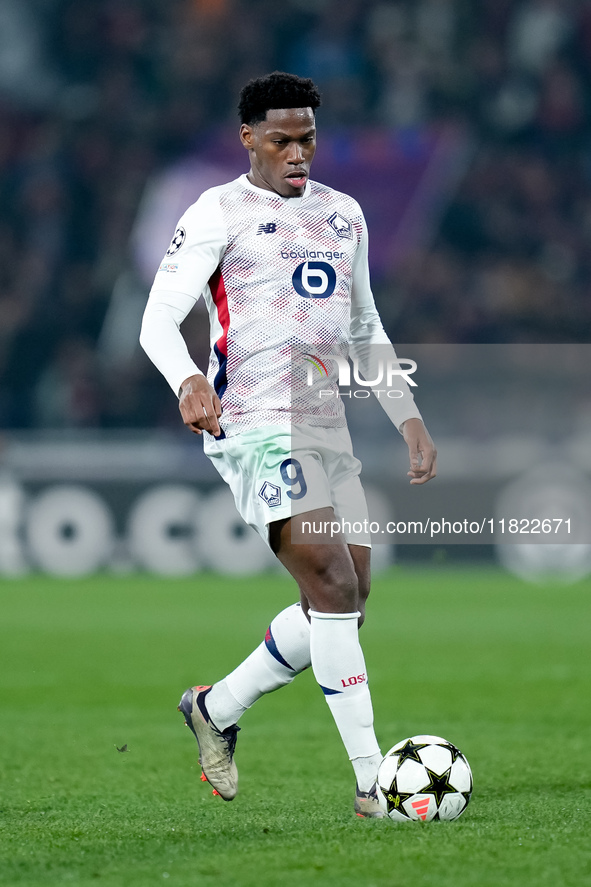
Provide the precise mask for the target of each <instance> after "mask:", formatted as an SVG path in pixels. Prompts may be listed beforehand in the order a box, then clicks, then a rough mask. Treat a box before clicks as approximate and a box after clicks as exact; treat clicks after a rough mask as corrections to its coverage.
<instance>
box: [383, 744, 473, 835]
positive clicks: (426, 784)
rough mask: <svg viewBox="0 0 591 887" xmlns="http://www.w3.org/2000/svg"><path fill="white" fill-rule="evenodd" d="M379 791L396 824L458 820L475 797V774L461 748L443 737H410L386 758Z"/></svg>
mask: <svg viewBox="0 0 591 887" xmlns="http://www.w3.org/2000/svg"><path fill="white" fill-rule="evenodd" d="M377 791H378V799H379V802H380V806H381V807H382V809H383V810H384V812H385V813H386V814H387V815H388V816H389V817H390V819H393V820H394V822H408V821H409V820H411V819H421V820H423V822H429V821H430V820H431V819H457V818H458V816H460V814H462V813H463V812H464V810H465V809H466V807H467V806H468V801H469V800H470V795H471V794H472V771H471V770H470V765H469V763H468V761H467V760H466V758H465V757H464V755H463V754H462V752H461V751H460V750H459V748H456V747H455V745H452V744H451V742H448V741H447V740H446V739H442V738H441V736H411V737H410V738H409V739H403V740H402V742H397V743H396V745H394V746H393V747H392V748H391V749H390V751H389V752H388V753H387V755H386V756H385V757H384V759H383V761H382V763H381V764H380V768H379V770H378V778H377Z"/></svg>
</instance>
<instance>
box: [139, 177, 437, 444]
mask: <svg viewBox="0 0 591 887" xmlns="http://www.w3.org/2000/svg"><path fill="white" fill-rule="evenodd" d="M174 294H179V300H181V301H182V297H181V294H182V295H183V296H184V297H185V303H186V302H187V301H188V303H189V305H191V304H193V303H194V301H195V300H197V299H198V298H199V297H200V296H201V295H203V297H204V298H205V301H206V304H207V308H208V312H209V319H210V340H211V355H210V361H209V369H208V373H207V376H208V380H209V382H210V383H211V384H212V385H213V387H214V388H215V390H216V391H217V393H218V395H219V397H220V399H221V402H222V407H223V416H222V419H221V422H220V424H221V427H222V429H223V432H224V434H225V435H226V436H229V435H233V434H236V433H239V432H240V431H243V430H245V429H247V428H254V427H260V426H264V425H276V424H290V423H294V424H310V425H321V426H326V427H338V426H342V425H344V424H345V416H344V409H343V405H342V400H341V399H340V398H339V397H338V396H337V379H338V364H337V361H336V360H331V359H330V357H331V356H334V357H337V358H341V359H344V360H346V359H347V357H348V356H349V350H350V346H351V344H352V343H353V344H354V343H355V340H356V339H358V340H362V339H363V340H364V341H365V342H367V341H370V340H371V342H372V343H381V344H384V343H389V340H388V338H387V336H386V335H385V333H384V331H383V329H382V326H381V323H380V321H379V317H378V315H377V312H376V310H375V305H374V301H373V296H372V293H371V289H370V283H369V270H368V260H367V228H366V225H365V220H364V218H363V213H362V212H361V209H360V207H359V204H358V203H357V202H356V201H355V200H353V198H351V197H349V196H347V195H346V194H342V193H340V192H338V191H334V190H333V189H332V188H328V187H326V186H325V185H321V184H318V183H317V182H312V181H310V182H308V184H307V185H306V188H305V191H304V194H303V195H302V196H301V197H292V198H283V197H281V196H280V195H279V194H276V193H275V192H273V191H266V190H263V189H261V188H257V187H256V186H254V185H252V184H251V183H250V182H249V180H248V178H247V177H246V175H243V176H240V178H238V179H236V180H235V181H233V182H230V183H228V184H226V185H221V186H218V187H216V188H211V189H209V190H208V191H206V192H204V194H202V195H201V197H200V198H199V199H198V200H197V202H196V203H194V204H193V205H192V206H190V207H189V209H188V210H187V211H186V213H185V214H184V215H183V217H182V218H181V219H180V221H179V223H178V226H177V229H176V231H175V233H174V236H173V239H172V242H171V244H170V247H169V248H168V250H167V253H166V255H165V257H164V259H163V261H162V264H161V265H160V268H159V270H158V272H157V274H156V279H155V281H154V285H153V287H152V292H151V295H150V301H149V303H148V308H147V310H146V315H145V319H144V327H145V328H146V329H145V331H144V332H143V333H142V344H143V345H144V347H146V350H147V351H148V353H149V354H150V356H151V357H152V359H153V360H154V362H155V363H156V365H157V366H158V367H159V368H160V369H161V370H162V372H164V374H165V376H166V378H167V379H168V381H169V383H170V384H171V386H172V387H173V389H174V390H175V392H178V389H179V386H180V384H181V383H182V382H183V381H184V379H185V378H187V377H188V376H189V375H191V374H192V373H193V372H196V371H197V368H196V366H195V365H194V364H193V363H192V361H191V360H190V358H189V356H188V354H187V353H186V349H185V352H184V354H183V355H181V354H180V353H177V356H176V359H173V358H171V359H170V361H167V359H166V356H165V355H164V350H165V349H164V345H161V346H158V344H157V343H156V337H155V336H151V333H150V307H151V305H152V306H158V307H159V308H161V307H162V305H164V306H165V308H166V306H168V305H169V304H170V303H171V302H172V299H171V297H172V296H174ZM186 297H189V299H188V300H187V298H186ZM191 300H192V301H191ZM187 310H188V308H186V309H185V310H184V312H183V313H184V314H186V313H187ZM181 319H182V318H181ZM146 321H148V323H146ZM352 326H353V327H354V329H353V330H352ZM177 327H178V320H177ZM179 337H180V333H179ZM150 339H153V340H154V344H153V347H151V342H150V341H149V340H150ZM159 347H160V351H161V352H162V354H159V353H158V348H159ZM311 367H312V368H313V369H312V370H311V369H310V368H311ZM321 390H323V391H325V392H328V391H332V396H329V395H328V394H327V395H326V396H320V391H321ZM406 395H407V396H406ZM404 400H405V403H404V404H402V403H398V404H396V406H395V409H396V411H397V418H396V421H397V424H398V423H399V422H401V421H403V419H401V418H400V416H401V415H402V414H403V413H404V418H409V417H410V416H419V415H420V414H419V413H418V410H417V408H416V406H415V405H414V401H413V398H412V395H411V394H410V392H409V391H405V398H404ZM389 406H392V408H394V405H389ZM401 410H402V412H401Z"/></svg>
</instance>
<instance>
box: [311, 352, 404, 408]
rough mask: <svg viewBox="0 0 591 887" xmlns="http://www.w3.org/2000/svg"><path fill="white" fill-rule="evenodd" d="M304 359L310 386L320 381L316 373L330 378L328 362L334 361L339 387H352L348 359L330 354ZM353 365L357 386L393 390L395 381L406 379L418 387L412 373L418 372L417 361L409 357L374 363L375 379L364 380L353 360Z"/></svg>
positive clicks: (313, 355)
mask: <svg viewBox="0 0 591 887" xmlns="http://www.w3.org/2000/svg"><path fill="white" fill-rule="evenodd" d="M302 357H303V358H304V360H305V361H306V362H307V363H308V366H307V367H306V372H307V384H308V386H311V385H314V383H315V382H317V381H318V376H317V375H316V373H319V374H320V376H323V377H324V378H328V377H329V370H328V368H327V366H326V362H327V361H331V360H333V361H334V362H335V363H336V365H337V367H338V373H339V377H338V384H339V387H349V386H350V385H351V364H350V363H349V361H348V360H347V358H346V357H343V356H342V355H340V354H328V355H327V356H326V357H323V358H320V357H317V356H316V355H315V354H303V355H302ZM352 364H353V379H354V381H355V382H356V383H357V385H360V386H361V387H366V388H374V387H375V386H376V385H381V384H382V383H385V384H386V386H387V388H388V389H391V387H392V385H393V384H394V380H395V379H397V378H402V379H404V381H405V382H406V383H407V384H408V385H410V386H412V387H413V388H416V387H417V383H416V382H415V381H414V379H412V378H411V373H414V372H415V371H416V368H417V364H416V361H414V360H410V358H408V357H396V358H392V359H388V360H382V359H380V360H378V361H377V362H374V364H373V372H374V373H375V378H374V379H364V378H362V376H361V375H360V373H359V367H358V365H357V361H355V360H353V361H352ZM399 396H400V397H402V396H403V393H402V392H400V394H399Z"/></svg>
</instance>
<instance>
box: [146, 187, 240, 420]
mask: <svg viewBox="0 0 591 887" xmlns="http://www.w3.org/2000/svg"><path fill="white" fill-rule="evenodd" d="M226 245H227V236H226V226H225V223H224V220H223V216H222V212H221V209H220V205H219V199H218V195H217V189H212V190H210V191H206V192H205V193H204V194H202V196H201V197H200V198H199V200H198V201H197V203H195V204H193V206H191V207H189V209H188V210H187V212H186V213H185V214H184V216H183V217H182V218H181V220H180V221H179V223H178V225H177V228H176V231H175V235H174V237H173V239H172V242H171V245H170V247H169V248H168V250H167V253H166V255H165V257H164V259H163V261H162V264H161V265H160V268H159V269H158V272H157V274H156V278H155V280H154V285H153V287H152V290H151V292H150V297H149V299H148V304H147V305H146V309H145V311H144V317H143V320H142V330H141V334H140V343H141V345H142V348H143V349H144V351H145V352H146V354H147V355H148V357H149V358H150V359H151V360H152V362H153V363H154V364H155V366H156V367H157V368H158V369H159V370H160V372H161V373H162V375H163V376H164V377H165V379H166V380H167V382H168V384H169V385H170V387H171V388H172V390H173V391H174V392H175V394H176V395H177V396H178V397H179V409H180V411H181V415H182V417H183V421H184V423H185V425H187V427H189V428H190V429H191V431H194V432H195V433H196V434H201V432H202V430H206V431H209V432H210V433H211V434H214V435H218V434H219V433H220V427H219V423H218V419H219V417H220V416H221V414H222V408H221V403H220V400H219V398H218V396H217V394H216V392H215V391H214V389H213V388H212V387H211V385H210V384H209V382H208V381H207V379H206V378H205V376H204V375H203V373H202V372H201V370H200V369H199V367H198V366H197V364H196V363H195V362H194V360H193V359H192V357H191V355H190V354H189V350H188V348H187V345H186V342H185V340H184V338H183V336H182V333H181V331H180V326H181V323H182V322H183V320H184V319H185V317H186V316H187V315H188V313H189V312H190V311H191V309H192V308H193V306H194V305H195V302H196V301H197V299H198V298H199V296H200V295H201V293H202V292H203V291H204V289H205V288H206V286H207V284H208V281H209V279H210V278H211V276H212V274H213V273H214V271H215V270H216V268H217V267H218V265H219V263H220V261H221V258H222V256H223V254H224V251H225V248H226Z"/></svg>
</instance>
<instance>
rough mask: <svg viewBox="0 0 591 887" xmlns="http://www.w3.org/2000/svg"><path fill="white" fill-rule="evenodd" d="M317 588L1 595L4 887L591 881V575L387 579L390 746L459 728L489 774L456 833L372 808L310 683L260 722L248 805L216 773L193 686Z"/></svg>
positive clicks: (451, 572) (469, 571) (61, 589)
mask: <svg viewBox="0 0 591 887" xmlns="http://www.w3.org/2000/svg"><path fill="white" fill-rule="evenodd" d="M294 591H295V586H294V585H293V583H292V582H291V580H290V579H289V578H288V577H285V578H284V577H283V576H272V575H266V576H263V577H260V578H252V577H250V578H244V579H228V578H220V577H218V576H214V575H201V576H197V577H195V578H193V579H183V580H166V579H161V578H155V577H147V576H139V577H138V576H130V577H111V576H96V577H92V578H88V579H84V580H76V581H74V580H69V581H60V580H57V579H48V578H46V577H42V576H33V577H31V578H26V579H22V580H19V581H7V580H4V581H2V582H1V583H0V614H1V615H0V777H1V781H0V884H10V885H23V887H24V885H30V887H33V885H35V887H48V885H62V884H71V885H75V887H87V885H91V884H93V885H94V884H103V885H108V887H151V885H156V884H163V883H166V884H170V885H171V887H172V885H178V887H181V885H182V887H189V885H203V887H207V885H216V887H225V885H227V887H230V885H232V887H251V885H252V887H255V885H256V887H278V885H279V887H301V885H309V884H310V885H322V887H326V885H335V887H349V885H351V887H352V885H355V887H360V885H362V887H372V885H388V887H408V885H433V887H452V885H453V887H464V885H479V887H488V885H490V887H493V885H494V887H502V885H519V887H529V885H532V887H533V885H535V887H540V885H542V887H543V885H552V887H555V885H571V884H572V885H577V887H580V885H582V884H584V883H589V877H590V868H589V819H588V816H589V811H590V807H591V804H590V801H589V787H590V780H589V770H590V767H589V759H590V740H591V735H590V731H589V727H590V724H591V706H590V705H589V699H590V692H589V691H590V689H591V688H590V672H591V663H590V657H589V634H590V621H591V620H590V615H591V594H590V593H591V582H590V581H589V580H586V581H585V582H580V583H578V584H576V585H572V586H568V587H560V586H545V587H535V586H529V585H526V584H524V583H522V582H520V581H519V580H517V579H514V578H511V577H509V576H507V575H505V574H503V573H502V572H500V571H497V570H495V569H484V568H483V569H478V568H464V569H454V568H450V567H447V568H443V569H437V570H435V569H403V568H401V567H395V568H393V569H391V570H390V571H389V572H388V573H386V574H383V575H382V576H380V577H378V578H377V579H376V580H375V583H374V590H373V593H372V599H371V600H370V608H369V617H368V621H367V623H366V625H365V627H364V628H363V631H362V636H363V645H364V649H365V654H366V660H367V667H368V672H369V675H370V683H371V688H372V694H373V700H374V709H375V716H376V728H377V734H378V738H379V740H380V742H381V744H382V748H383V750H384V751H386V750H387V749H388V748H389V747H390V745H392V744H393V743H394V742H395V741H398V740H399V739H403V738H404V737H405V736H408V735H411V734H415V733H424V732H429V733H435V734H439V735H442V736H445V737H446V738H448V739H450V740H451V741H452V742H454V743H455V744H456V745H458V746H459V747H460V748H461V749H462V750H463V751H464V752H465V754H466V755H467V757H468V759H469V761H470V763H471V765H472V769H473V772H474V778H475V789H474V794H473V797H472V801H471V803H470V805H469V807H468V809H467V811H466V813H465V814H464V815H463V816H462V817H461V818H460V819H459V820H458V821H457V822H453V823H437V822H436V823H408V824H402V825H395V824H394V823H392V822H390V821H371V820H361V819H359V818H358V817H356V816H355V815H354V813H353V808H352V800H353V798H352V794H353V788H354V782H353V776H352V770H351V769H350V765H349V763H348V761H347V760H346V756H345V753H344V751H343V748H342V746H341V744H340V740H339V738H338V735H337V732H336V729H335V727H334V725H333V723H332V721H331V718H330V714H329V711H328V707H327V706H326V704H325V702H324V699H323V697H322V694H321V692H320V691H319V689H318V687H317V686H316V684H315V683H314V679H313V676H312V674H311V673H310V672H307V673H305V674H303V675H301V676H300V677H299V678H298V679H297V680H296V681H295V682H294V684H292V685H291V686H290V687H287V688H285V689H283V690H282V691H280V692H277V693H275V694H272V695H270V696H268V697H267V698H265V699H263V700H261V701H260V702H259V703H258V704H257V705H256V706H255V707H254V708H253V710H252V711H249V712H247V713H246V715H245V716H244V718H243V719H242V722H241V725H242V728H243V729H242V732H241V734H240V737H239V742H238V749H237V762H238V765H239V769H240V778H241V783H240V794H239V795H238V797H237V798H236V800H235V801H234V802H232V803H225V802H223V801H222V800H221V799H220V798H217V797H213V796H212V794H211V789H210V788H209V786H208V785H206V784H202V783H201V782H200V780H199V773H200V771H199V767H198V763H197V745H196V743H195V741H194V739H193V736H192V735H191V733H190V732H189V731H188V730H186V729H184V728H183V726H182V718H181V715H180V714H179V713H178V712H177V711H176V705H177V702H178V699H179V698H180V695H181V693H182V692H183V690H185V688H186V687H188V686H189V685H191V684H192V683H196V682H203V683H205V682H211V681H214V680H216V679H218V678H220V677H222V676H223V674H225V673H226V672H227V671H228V670H229V669H230V668H232V667H233V666H234V665H235V664H237V663H238V662H239V661H240V660H241V659H242V658H243V657H244V656H245V655H246V654H247V653H248V652H249V651H250V650H251V649H252V648H253V647H254V646H255V645H256V644H257V643H259V641H260V640H261V639H262V636H263V634H264V631H265V629H266V626H267V624H268V622H269V621H270V619H271V618H272V616H273V615H274V614H275V613H276V612H277V611H279V610H280V609H281V608H283V607H284V606H287V605H288V604H289V603H290V602H291V601H292V600H294V599H295V595H294ZM124 744H127V748H128V750H127V751H126V752H119V751H118V750H117V746H118V747H119V748H121V747H122V746H123V745H124Z"/></svg>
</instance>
